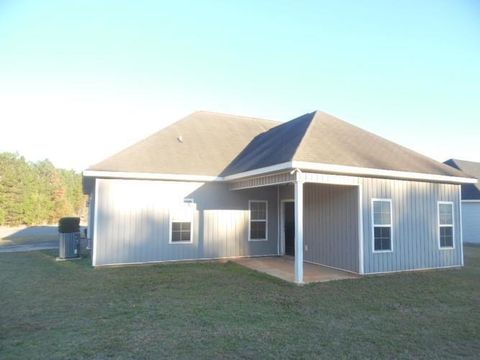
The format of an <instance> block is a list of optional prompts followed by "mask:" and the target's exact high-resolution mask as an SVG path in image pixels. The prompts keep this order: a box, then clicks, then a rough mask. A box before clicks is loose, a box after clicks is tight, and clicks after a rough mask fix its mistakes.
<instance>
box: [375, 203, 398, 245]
mask: <svg viewBox="0 0 480 360" xmlns="http://www.w3.org/2000/svg"><path fill="white" fill-rule="evenodd" d="M375 202H388V203H389V205H390V224H388V225H386V224H375V205H374V203H375ZM370 206H371V211H370V214H371V226H372V228H371V231H372V252H373V253H374V254H381V253H392V252H393V204H392V199H390V198H372V199H371V200H370ZM376 227H384V228H390V249H389V250H375V228H376Z"/></svg>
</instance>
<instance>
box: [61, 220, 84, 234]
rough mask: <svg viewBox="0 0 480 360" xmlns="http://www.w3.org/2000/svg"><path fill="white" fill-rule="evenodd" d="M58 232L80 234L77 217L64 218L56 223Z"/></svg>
mask: <svg viewBox="0 0 480 360" xmlns="http://www.w3.org/2000/svg"><path fill="white" fill-rule="evenodd" d="M58 232H59V233H62V234H65V233H75V232H80V218H78V217H64V218H61V219H60V220H59V221H58Z"/></svg>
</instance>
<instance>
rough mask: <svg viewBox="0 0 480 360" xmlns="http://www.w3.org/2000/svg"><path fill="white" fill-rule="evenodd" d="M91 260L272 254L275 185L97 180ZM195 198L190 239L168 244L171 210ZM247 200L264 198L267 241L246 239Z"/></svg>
mask: <svg viewBox="0 0 480 360" xmlns="http://www.w3.org/2000/svg"><path fill="white" fill-rule="evenodd" d="M97 182H98V185H97V191H98V193H97V198H96V201H97V222H96V226H97V227H96V233H95V239H94V265H96V266H98V265H110V264H125V263H145V262H157V261H170V260H195V259H206V258H221V257H230V256H257V255H273V254H277V248H278V236H277V228H278V224H277V205H276V204H277V189H276V188H275V187H270V188H263V189H251V190H243V191H238V192H235V191H230V190H228V186H227V185H226V184H220V183H192V182H174V181H150V180H117V179H97ZM184 198H193V199H194V201H195V203H196V209H195V211H194V218H193V224H192V230H193V242H192V244H169V230H170V209H171V208H172V206H175V204H178V203H179V202H181V201H182V200H183V199H184ZM248 200H267V201H268V239H267V241H255V242H253V241H248V228H249V211H248Z"/></svg>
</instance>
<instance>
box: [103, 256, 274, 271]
mask: <svg viewBox="0 0 480 360" xmlns="http://www.w3.org/2000/svg"><path fill="white" fill-rule="evenodd" d="M257 257H278V255H277V254H265V255H244V256H223V257H212V258H198V259H174V260H152V261H140V262H125V263H111V264H101V265H94V266H95V267H96V268H102V267H112V266H129V265H131V266H141V265H155V264H162V263H182V262H197V261H216V260H223V259H243V258H257Z"/></svg>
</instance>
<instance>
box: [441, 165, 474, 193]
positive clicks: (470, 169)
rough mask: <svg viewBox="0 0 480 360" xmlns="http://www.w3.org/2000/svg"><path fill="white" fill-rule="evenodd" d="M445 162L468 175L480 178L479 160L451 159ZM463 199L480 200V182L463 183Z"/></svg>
mask: <svg viewBox="0 0 480 360" xmlns="http://www.w3.org/2000/svg"><path fill="white" fill-rule="evenodd" d="M445 164H447V165H450V166H452V167H454V168H456V169H459V170H461V171H462V172H464V173H465V175H464V176H466V177H474V178H476V179H480V163H478V162H473V161H466V160H458V159H450V160H447V161H445ZM462 199H464V200H480V183H476V184H464V185H462Z"/></svg>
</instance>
